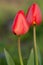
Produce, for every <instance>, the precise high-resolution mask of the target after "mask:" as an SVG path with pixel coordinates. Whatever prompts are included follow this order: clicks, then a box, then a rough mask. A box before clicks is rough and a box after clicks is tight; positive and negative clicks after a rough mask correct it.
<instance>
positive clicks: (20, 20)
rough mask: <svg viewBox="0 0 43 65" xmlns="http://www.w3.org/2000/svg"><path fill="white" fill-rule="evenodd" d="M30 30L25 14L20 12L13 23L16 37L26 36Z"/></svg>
mask: <svg viewBox="0 0 43 65" xmlns="http://www.w3.org/2000/svg"><path fill="white" fill-rule="evenodd" d="M28 30H29V26H28V24H27V22H26V18H25V15H24V12H23V11H22V10H20V11H19V12H18V13H17V14H16V16H15V19H14V21H13V24H12V32H13V33H14V34H16V35H23V34H26V33H27V32H28Z"/></svg>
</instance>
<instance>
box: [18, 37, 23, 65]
mask: <svg viewBox="0 0 43 65" xmlns="http://www.w3.org/2000/svg"><path fill="white" fill-rule="evenodd" d="M18 53H19V58H20V63H21V65H23V60H22V55H21V49H20V36H19V37H18Z"/></svg>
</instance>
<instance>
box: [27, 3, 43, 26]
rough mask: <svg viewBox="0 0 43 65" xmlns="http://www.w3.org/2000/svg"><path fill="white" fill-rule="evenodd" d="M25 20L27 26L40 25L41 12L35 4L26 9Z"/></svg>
mask: <svg viewBox="0 0 43 65" xmlns="http://www.w3.org/2000/svg"><path fill="white" fill-rule="evenodd" d="M26 20H27V22H28V24H29V25H33V24H37V25H39V24H40V23H41V20H42V16H41V11H40V8H39V7H38V5H37V4H36V3H34V4H33V5H32V6H30V8H29V9H28V12H27V14H26Z"/></svg>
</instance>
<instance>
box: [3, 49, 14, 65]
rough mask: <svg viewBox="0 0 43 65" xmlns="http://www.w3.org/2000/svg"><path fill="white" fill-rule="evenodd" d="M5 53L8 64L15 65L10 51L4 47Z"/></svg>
mask: <svg viewBox="0 0 43 65" xmlns="http://www.w3.org/2000/svg"><path fill="white" fill-rule="evenodd" d="M4 53H5V57H6V60H7V64H8V65H15V64H14V61H13V59H12V57H11V56H10V54H9V53H8V51H7V50H6V49H4Z"/></svg>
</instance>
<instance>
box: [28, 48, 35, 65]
mask: <svg viewBox="0 0 43 65" xmlns="http://www.w3.org/2000/svg"><path fill="white" fill-rule="evenodd" d="M27 65H34V52H33V49H32V50H31V53H30V56H29V59H28V62H27Z"/></svg>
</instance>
